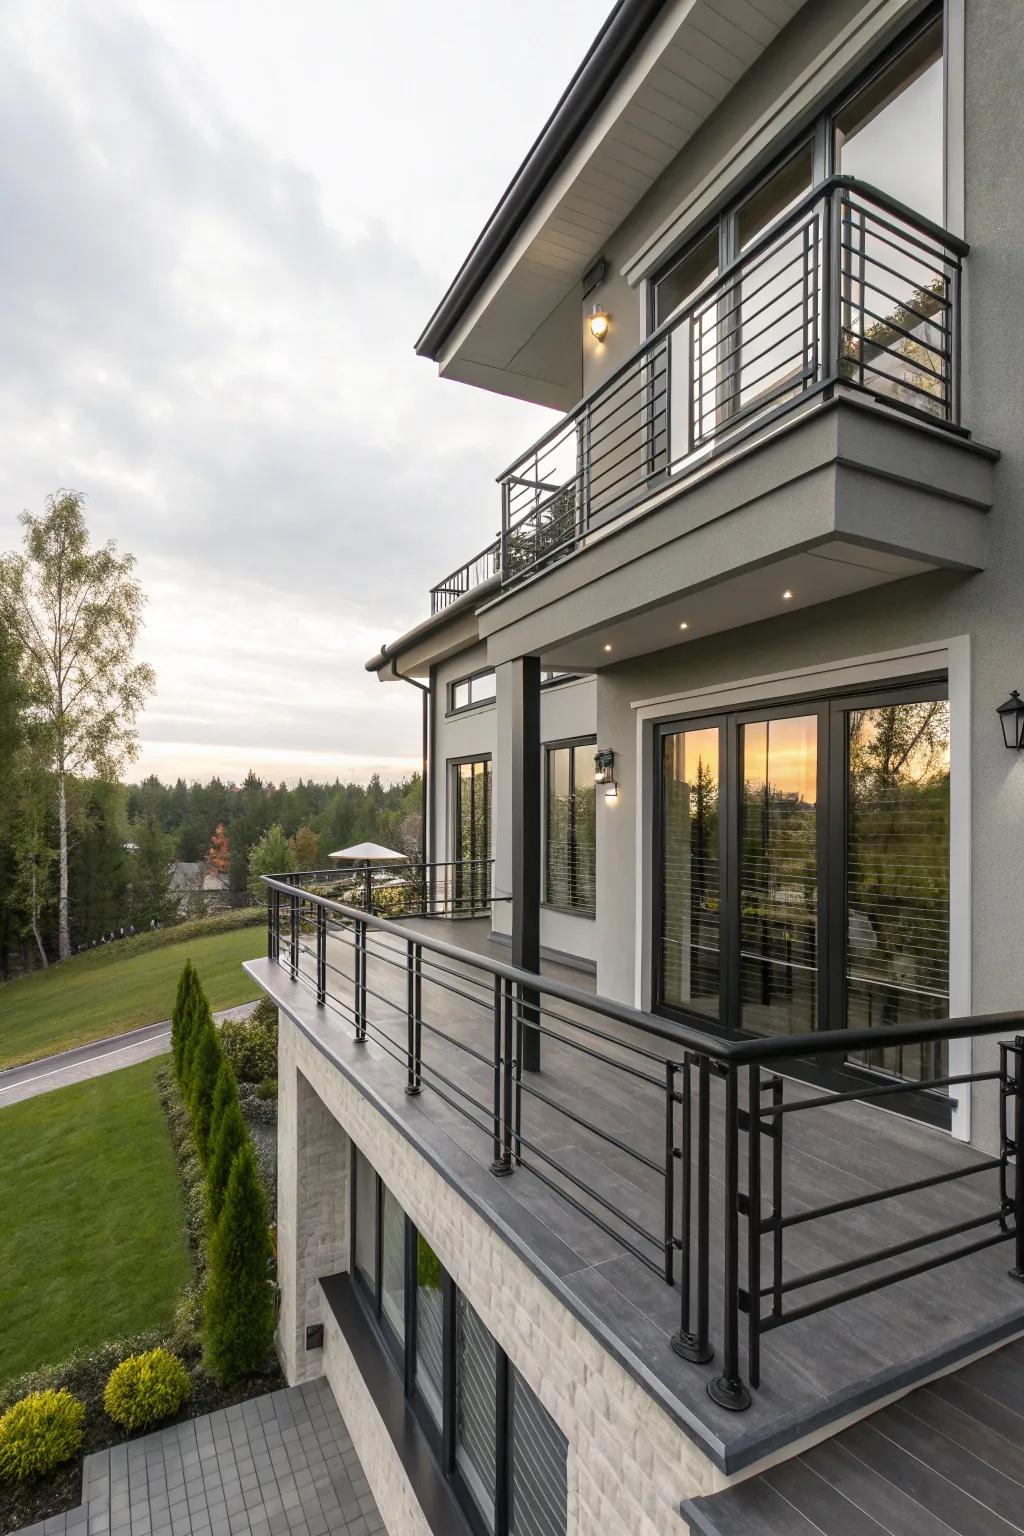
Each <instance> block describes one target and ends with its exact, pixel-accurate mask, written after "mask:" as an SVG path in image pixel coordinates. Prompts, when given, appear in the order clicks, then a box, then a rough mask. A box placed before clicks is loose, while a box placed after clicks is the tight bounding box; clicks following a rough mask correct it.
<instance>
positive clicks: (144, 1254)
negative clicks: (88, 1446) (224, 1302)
mask: <svg viewBox="0 0 1024 1536" xmlns="http://www.w3.org/2000/svg"><path fill="white" fill-rule="evenodd" d="M158 1066H159V1063H158V1062H154V1061H146V1062H142V1063H141V1064H140V1065H139V1066H134V1067H126V1068H125V1069H124V1070H123V1071H120V1072H111V1073H109V1074H108V1075H107V1076H106V1077H97V1078H93V1079H92V1080H91V1081H90V1082H87V1083H76V1084H75V1085H74V1086H73V1087H70V1088H59V1089H57V1090H56V1091H54V1092H53V1093H44V1094H40V1096H39V1097H38V1098H35V1099H26V1100H25V1101H24V1102H22V1103H20V1104H11V1105H9V1106H7V1107H6V1108H4V1109H0V1166H2V1167H3V1185H4V1197H3V1199H2V1200H0V1253H2V1254H3V1255H4V1262H3V1265H2V1267H0V1377H2V1378H3V1379H5V1380H6V1379H7V1378H8V1377H11V1376H17V1375H20V1374H21V1372H22V1371H26V1370H33V1369H35V1368H36V1367H37V1366H40V1365H48V1364H53V1363H56V1362H57V1361H59V1360H62V1359H64V1358H65V1357H66V1356H67V1355H69V1354H71V1353H72V1352H73V1351H74V1350H76V1349H88V1348H91V1347H93V1346H95V1345H98V1344H101V1343H103V1342H104V1340H106V1339H110V1338H113V1337H115V1336H116V1335H118V1334H125V1333H137V1332H140V1331H142V1330H146V1329H150V1328H159V1327H161V1326H163V1325H164V1324H166V1323H168V1322H169V1321H170V1319H171V1316H172V1313H173V1311H174V1303H175V1300H176V1298H177V1295H178V1293H179V1291H180V1289H181V1287H182V1286H183V1285H184V1284H185V1283H186V1282H187V1280H188V1276H189V1255H188V1247H187V1244H186V1240H185V1225H184V1210H183V1204H182V1194H181V1186H180V1183H179V1180H178V1172H177V1168H176V1167H175V1162H174V1155H173V1152H172V1150H171V1142H170V1137H169V1135H168V1132H167V1122H166V1120H165V1118H164V1114H163V1110H162V1109H161V1107H160V1103H159V1100H158V1098H157V1092H156V1082H155V1079H156V1073H157V1069H158Z"/></svg>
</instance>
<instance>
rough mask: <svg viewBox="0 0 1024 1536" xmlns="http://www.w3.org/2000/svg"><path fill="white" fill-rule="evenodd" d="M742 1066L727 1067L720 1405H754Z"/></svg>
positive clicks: (716, 1391) (711, 1388)
mask: <svg viewBox="0 0 1024 1536" xmlns="http://www.w3.org/2000/svg"><path fill="white" fill-rule="evenodd" d="M738 1076H739V1073H738V1068H736V1067H735V1066H733V1065H732V1064H731V1063H730V1064H729V1065H728V1066H727V1067H726V1069H725V1275H724V1292H725V1294H724V1305H723V1317H722V1374H721V1376H716V1377H715V1379H714V1381H709V1382H708V1396H709V1397H710V1398H711V1400H712V1402H715V1403H717V1404H718V1405H719V1407H720V1408H731V1409H734V1410H736V1411H739V1410H740V1409H743V1408H749V1407H750V1393H749V1392H748V1391H747V1389H746V1387H745V1386H744V1384H743V1382H742V1380H741V1379H740V1154H739V1134H740V1105H739V1082H738Z"/></svg>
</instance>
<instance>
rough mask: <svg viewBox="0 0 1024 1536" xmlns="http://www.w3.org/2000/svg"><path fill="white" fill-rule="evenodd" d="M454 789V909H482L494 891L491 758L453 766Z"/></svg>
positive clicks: (467, 912) (461, 912)
mask: <svg viewBox="0 0 1024 1536" xmlns="http://www.w3.org/2000/svg"><path fill="white" fill-rule="evenodd" d="M449 771H450V773H451V792H452V859H453V860H454V861H455V869H454V879H453V882H452V895H453V911H454V913H455V914H456V915H457V916H472V915H473V914H474V913H478V912H483V911H485V910H486V909H487V906H488V903H489V902H490V893H491V866H490V859H491V759H490V758H489V757H478V758H472V759H465V760H463V761H460V762H453V763H451V765H450V770H449Z"/></svg>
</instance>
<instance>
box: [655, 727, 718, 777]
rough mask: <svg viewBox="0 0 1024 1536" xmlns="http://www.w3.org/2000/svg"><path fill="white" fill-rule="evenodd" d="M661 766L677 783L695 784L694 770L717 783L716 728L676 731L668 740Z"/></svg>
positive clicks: (695, 774) (695, 775)
mask: <svg viewBox="0 0 1024 1536" xmlns="http://www.w3.org/2000/svg"><path fill="white" fill-rule="evenodd" d="M665 767H666V770H667V772H668V773H669V774H670V776H671V777H672V778H673V779H676V780H677V781H678V782H679V783H680V784H695V783H696V782H697V773H698V769H700V770H702V771H703V772H704V773H705V774H706V775H707V777H708V778H709V779H710V781H711V783H712V784H714V785H716V786H717V784H718V727H717V726H714V725H712V726H708V727H706V728H705V729H703V730H696V731H679V732H678V733H677V734H676V735H673V736H670V737H669V738H668V751H667V753H666V757H665Z"/></svg>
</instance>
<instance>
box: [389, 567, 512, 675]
mask: <svg viewBox="0 0 1024 1536" xmlns="http://www.w3.org/2000/svg"><path fill="white" fill-rule="evenodd" d="M500 590H501V578H500V577H498V576H489V577H488V578H487V580H486V581H482V582H480V584H479V585H478V586H476V587H473V588H472V590H471V591H469V592H465V593H463V595H462V596H461V597H459V598H456V600H455V602H454V603H449V605H448V607H447V608H442V610H441V612H440V613H432V614H431V615H430V617H429V618H428V619H423V620H421V622H420V623H419V624H414V625H413V627H412V629H407V630H406V632H405V634H404V635H399V637H398V639H397V640H389V641H387V642H386V644H384V645H382V646H381V648H380V650H379V651H378V652H377V654H376V656H371V657H370V659H369V661H368V662H367V663H366V670H367V672H376V674H377V676H378V678H379V679H380V681H381V682H382V683H390V682H393V681H401V680H403V679H407V678H412V679H414V680H418V679H423V678H427V677H429V675H430V668H431V667H432V666H434V665H436V663H437V662H439V661H445V660H447V658H448V657H449V656H456V655H457V654H458V653H459V651H464V650H467V649H468V648H469V646H471V645H475V644H476V642H477V641H478V640H479V638H480V625H479V623H478V621H477V616H476V613H477V608H478V607H479V605H480V604H481V603H483V602H486V601H487V600H488V599H489V598H491V597H494V596H496V595H497V594H498V592H500Z"/></svg>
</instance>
